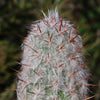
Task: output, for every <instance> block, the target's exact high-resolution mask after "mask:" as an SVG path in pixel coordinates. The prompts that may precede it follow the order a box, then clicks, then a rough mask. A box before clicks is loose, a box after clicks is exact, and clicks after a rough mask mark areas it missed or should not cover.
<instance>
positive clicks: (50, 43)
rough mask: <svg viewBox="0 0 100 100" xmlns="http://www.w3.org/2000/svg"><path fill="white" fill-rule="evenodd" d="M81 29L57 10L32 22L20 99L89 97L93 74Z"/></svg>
mask: <svg viewBox="0 0 100 100" xmlns="http://www.w3.org/2000/svg"><path fill="white" fill-rule="evenodd" d="M43 14H44V12H43ZM77 28H78V27H76V28H73V24H70V21H66V20H64V19H63V18H61V17H59V15H58V11H57V9H56V10H55V11H49V12H48V16H46V15H45V14H44V19H41V20H38V21H36V22H34V23H33V24H32V25H31V27H30V32H29V34H28V36H27V37H26V38H25V40H24V42H23V45H22V49H23V54H22V61H21V63H20V64H21V65H22V66H21V72H19V73H18V83H17V89H18V90H17V100H85V99H86V98H87V97H88V87H87V86H88V77H89V75H90V73H89V70H88V68H87V64H88V63H85V62H84V56H83V55H82V51H81V50H82V49H83V48H84V47H85V46H83V45H82V38H81V36H80V35H79V34H78V32H77Z"/></svg>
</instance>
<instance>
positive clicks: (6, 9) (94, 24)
mask: <svg viewBox="0 0 100 100" xmlns="http://www.w3.org/2000/svg"><path fill="white" fill-rule="evenodd" d="M56 5H57V7H58V10H59V12H60V15H61V16H63V17H64V18H65V19H66V20H72V22H73V23H74V24H75V26H77V25H80V28H79V30H78V31H79V33H80V34H81V35H82V36H83V38H84V41H83V43H84V45H85V44H89V46H88V47H87V48H86V49H87V52H86V51H85V52H84V54H85V55H86V56H88V57H87V59H88V62H89V63H90V65H89V67H90V70H91V72H92V75H93V76H92V79H93V80H92V81H91V82H92V83H93V84H99V86H98V87H97V88H94V89H93V90H92V91H93V93H92V92H91V93H90V95H93V94H96V93H97V94H99V93H100V79H99V77H100V61H99V60H100V53H99V52H100V22H99V19H100V18H99V17H100V0H0V100H16V92H14V91H11V90H9V89H15V88H16V72H14V71H12V70H11V69H10V68H15V69H19V68H20V66H19V65H18V64H17V63H16V62H19V61H20V58H19V55H20V54H21V50H20V45H21V43H22V41H23V39H22V38H20V37H19V36H18V34H20V35H22V36H26V35H27V27H28V26H29V25H30V24H31V23H32V22H33V21H35V20H38V19H40V18H41V16H42V17H43V15H42V13H41V10H44V12H47V9H51V8H55V6H56ZM99 99H100V94H99V95H97V96H96V97H95V98H94V99H93V100H99ZM91 100H92V99H91Z"/></svg>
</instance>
